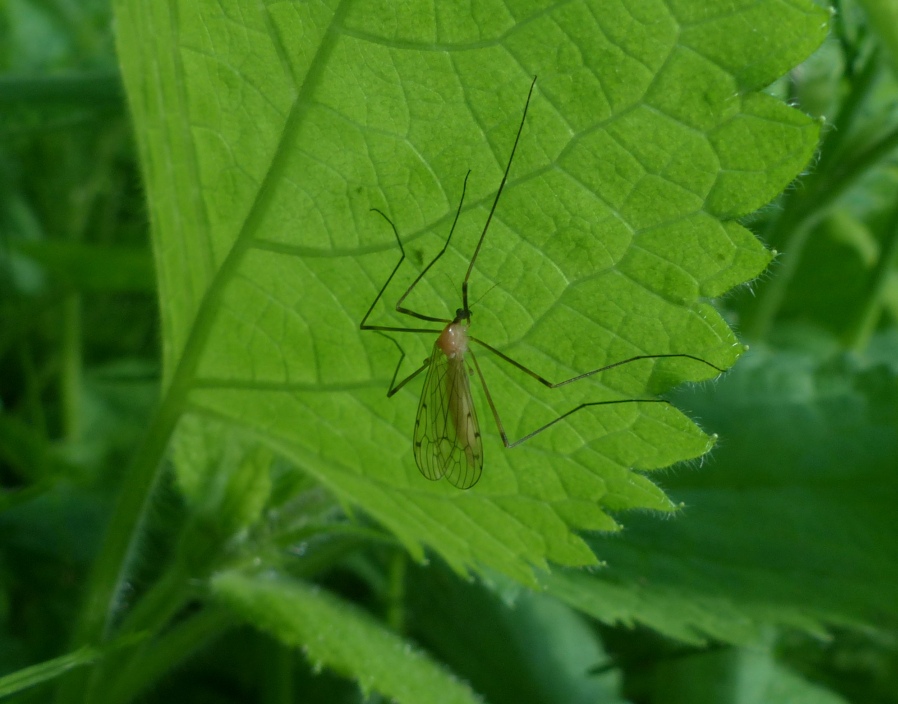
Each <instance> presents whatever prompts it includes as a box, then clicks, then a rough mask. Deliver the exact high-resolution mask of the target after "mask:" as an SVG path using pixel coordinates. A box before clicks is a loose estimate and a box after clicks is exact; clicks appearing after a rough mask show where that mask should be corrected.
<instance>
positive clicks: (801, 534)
mask: <svg viewBox="0 0 898 704" xmlns="http://www.w3.org/2000/svg"><path fill="white" fill-rule="evenodd" d="M796 334H797V335H798V336H799V337H800V338H801V339H803V340H805V341H808V340H812V339H813V335H811V334H809V331H808V330H799V331H796ZM805 345H806V348H805V349H794V348H793V349H792V350H790V351H788V352H778V353H768V352H765V351H764V350H760V349H759V350H753V351H752V353H751V354H750V355H747V356H746V358H745V359H744V360H743V362H742V363H740V365H739V366H738V367H737V369H736V370H734V371H733V372H732V373H731V374H730V375H728V376H727V377H726V378H725V379H724V380H722V381H721V382H720V383H718V384H716V385H715V386H714V387H710V388H707V389H704V390H703V391H702V392H700V393H698V394H695V395H694V396H693V395H690V396H689V397H686V396H685V395H684V397H683V400H684V402H686V403H687V404H688V405H689V406H692V407H693V408H695V410H696V412H697V413H699V414H700V415H702V416H704V417H707V418H711V417H712V416H713V418H714V422H715V425H716V426H717V428H718V429H719V430H720V432H721V435H723V436H724V437H727V438H728V442H726V443H722V444H721V446H720V447H719V448H718V449H717V450H715V452H714V454H713V455H712V459H711V462H710V466H708V467H706V468H705V469H704V470H703V471H702V472H698V473H683V474H681V475H678V476H674V477H668V478H667V481H666V482H665V484H666V486H667V488H668V489H669V491H670V492H671V494H672V495H673V496H675V497H676V498H678V499H681V500H682V501H683V502H684V503H685V505H686V507H687V508H686V509H685V510H684V511H683V515H681V516H680V517H679V518H678V520H676V521H674V522H672V523H666V524H664V525H663V526H661V525H658V522H657V521H652V520H650V519H647V518H645V517H639V516H634V517H633V519H632V521H631V522H630V525H628V531H627V539H626V540H614V541H602V542H601V543H599V542H598V541H596V550H597V551H598V552H600V553H601V554H602V555H603V556H604V557H606V558H607V560H608V569H607V570H603V571H602V572H600V573H597V574H594V575H586V574H583V573H574V572H572V571H571V572H558V571H556V572H555V573H553V574H552V575H548V576H546V577H545V578H543V582H544V585H545V586H546V587H548V588H550V589H551V591H552V593H553V594H555V595H556V596H559V597H561V598H563V599H565V600H566V601H568V602H569V603H571V604H573V605H575V606H577V607H578V608H581V609H583V610H584V611H587V612H588V613H590V614H593V615H595V616H596V617H598V618H600V619H602V620H604V621H606V622H609V623H613V622H617V621H620V622H624V623H628V624H630V623H634V622H638V623H642V624H645V625H649V626H651V627H652V628H655V629H657V630H659V631H661V632H662V633H665V634H668V635H671V636H673V637H677V638H680V639H683V640H687V641H692V642H699V641H701V640H703V639H705V638H713V639H715V640H722V641H728V642H733V643H742V644H749V643H756V642H757V641H758V640H759V639H760V638H761V637H762V635H763V633H764V631H765V628H766V627H767V626H768V625H769V624H771V623H777V624H782V625H788V626H791V627H797V628H802V629H804V630H806V631H810V632H811V633H816V634H819V635H823V634H824V626H825V625H826V624H851V625H855V626H864V627H879V628H894V627H895V626H896V624H898V608H896V605H898V588H896V585H898V522H896V521H895V520H894V515H895V513H894V497H895V496H896V492H898V481H896V475H895V471H894V464H895V462H894V458H895V457H896V456H898V430H896V428H898V411H896V409H898V367H896V365H895V363H894V360H895V359H898V340H896V339H895V336H894V335H891V336H884V337H882V338H880V339H878V340H877V341H876V347H879V349H880V352H879V356H880V358H881V359H882V360H888V361H887V362H880V361H877V360H876V359H875V358H874V357H873V356H872V355H871V356H870V358H869V359H867V360H865V361H864V362H862V363H860V364H858V362H857V361H855V360H852V359H851V358H844V357H842V356H841V353H840V354H835V355H834V354H833V352H832V350H834V349H837V345H836V343H835V341H834V340H832V339H828V338H826V337H821V338H820V339H819V340H818V341H817V342H816V343H815V344H808V343H807V342H805Z"/></svg>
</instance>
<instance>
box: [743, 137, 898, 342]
mask: <svg viewBox="0 0 898 704" xmlns="http://www.w3.org/2000/svg"><path fill="white" fill-rule="evenodd" d="M896 148H898V129H896V130H893V131H892V132H889V133H888V134H886V135H884V136H883V137H881V138H880V139H878V140H876V141H875V142H874V143H873V144H872V145H870V146H869V147H867V148H866V149H865V150H863V151H862V152H860V153H859V154H857V155H856V156H854V157H851V158H847V159H846V160H845V161H844V162H843V163H842V164H841V165H840V166H836V167H834V168H832V169H831V170H830V169H826V168H825V164H824V160H823V159H821V168H820V170H819V171H818V172H817V175H816V177H815V178H810V179H808V181H807V182H806V188H805V190H804V192H803V194H802V196H801V197H800V198H793V199H791V201H790V202H789V205H788V206H787V211H786V212H784V213H783V216H782V217H781V218H780V220H779V221H778V222H777V223H775V227H776V229H777V230H778V231H780V232H785V233H786V239H785V244H784V245H783V247H784V249H785V250H786V254H785V255H784V256H783V257H782V260H781V261H782V265H781V267H780V270H779V272H778V275H777V276H776V277H775V278H774V279H773V280H772V281H771V282H770V283H769V284H768V285H767V286H765V287H764V290H763V293H762V294H761V295H760V296H759V297H758V305H757V306H756V308H755V313H754V315H753V316H752V318H751V320H750V322H749V323H748V324H747V325H746V326H745V332H746V335H747V336H749V337H751V338H754V339H764V338H766V337H767V335H768V333H769V330H770V328H771V326H772V325H773V321H774V320H775V319H776V316H777V314H778V313H779V310H780V308H781V306H782V303H783V301H784V300H785V297H786V293H787V289H788V287H789V284H790V283H791V282H792V279H793V278H794V275H795V273H796V271H797V270H798V265H799V263H800V260H801V255H802V252H803V250H804V247H805V245H806V244H807V241H808V236H809V235H810V233H811V231H812V229H813V228H814V227H815V226H816V225H817V224H819V223H820V221H821V220H823V219H824V218H825V217H826V216H827V215H828V213H829V211H830V209H831V208H832V207H833V206H834V205H835V204H836V202H837V201H838V199H839V198H840V197H841V196H842V195H843V194H844V193H845V192H846V191H847V190H848V189H849V188H851V187H852V186H854V185H855V184H856V183H857V182H858V181H859V180H860V178H861V177H863V176H864V175H866V174H867V173H868V172H869V171H870V169H871V168H873V167H874V166H875V165H877V164H878V163H880V162H881V161H882V160H883V159H885V158H886V157H887V156H889V155H890V154H891V153H892V152H893V151H894V150H895V149H896ZM846 151H847V150H846Z"/></svg>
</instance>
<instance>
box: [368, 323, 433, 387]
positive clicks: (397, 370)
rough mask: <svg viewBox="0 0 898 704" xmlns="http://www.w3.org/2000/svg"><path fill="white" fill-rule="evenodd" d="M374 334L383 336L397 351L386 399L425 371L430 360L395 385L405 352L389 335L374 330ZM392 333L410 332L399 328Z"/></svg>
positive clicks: (426, 360)
mask: <svg viewBox="0 0 898 704" xmlns="http://www.w3.org/2000/svg"><path fill="white" fill-rule="evenodd" d="M375 332H378V333H380V334H381V335H383V336H384V337H385V338H387V339H388V340H389V341H390V342H392V343H393V344H394V345H396V349H397V350H399V361H398V362H396V369H394V370H393V378H392V379H391V380H390V388H389V389H388V390H387V398H391V397H392V396H393V394H395V393H396V392H397V391H399V389H401V388H402V387H403V386H405V385H406V384H407V383H409V382H410V381H411V380H412V379H414V378H415V377H416V376H418V374H420V373H421V372H423V371H424V370H425V369H427V367H428V366H429V365H430V358H428V359H425V360H424V364H422V365H421V366H420V367H418V368H417V369H416V370H415V371H413V372H412V373H411V374H409V375H408V376H407V377H405V379H403V380H402V381H400V382H399V384H396V377H397V376H398V375H399V367H401V366H402V362H403V360H404V359H405V350H404V349H402V345H400V344H399V343H398V342H396V340H394V339H393V338H392V337H390V336H389V335H385V334H384V333H383V332H382V331H380V330H375ZM393 332H410V331H409V330H407V329H406V328H400V329H399V330H393Z"/></svg>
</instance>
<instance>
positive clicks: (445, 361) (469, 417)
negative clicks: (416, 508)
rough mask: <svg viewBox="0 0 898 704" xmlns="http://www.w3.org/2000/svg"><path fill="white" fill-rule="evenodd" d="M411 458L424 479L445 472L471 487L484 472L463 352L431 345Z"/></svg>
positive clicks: (461, 486) (457, 483)
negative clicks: (450, 353) (452, 353)
mask: <svg viewBox="0 0 898 704" xmlns="http://www.w3.org/2000/svg"><path fill="white" fill-rule="evenodd" d="M415 462H417V464H418V469H420V470H421V474H423V475H424V476H425V477H427V478H428V479H431V480H433V481H436V480H437V479H440V478H442V477H446V478H447V479H448V480H449V482H450V483H451V484H453V485H455V486H457V487H458V488H459V489H469V488H470V487H472V486H474V485H475V484H476V483H477V480H478V479H480V475H481V473H482V472H483V442H482V440H481V438H480V424H479V423H478V422H477V412H476V411H475V409H474V399H473V398H472V397H471V382H470V379H469V377H468V369H467V367H466V366H465V362H464V358H463V357H461V355H459V356H457V357H455V358H453V359H450V358H449V357H447V356H446V355H445V354H443V351H442V350H441V349H440V348H439V347H438V346H437V345H434V347H433V352H432V353H431V355H430V368H429V369H428V370H427V378H426V379H425V380H424V388H423V389H422V391H421V401H420V403H419V404H418V415H417V417H416V418H415Z"/></svg>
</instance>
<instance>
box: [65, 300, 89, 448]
mask: <svg viewBox="0 0 898 704" xmlns="http://www.w3.org/2000/svg"><path fill="white" fill-rule="evenodd" d="M81 350H82V339H81V296H80V295H79V294H77V293H70V294H68V295H67V296H66V297H65V299H64V301H63V306H62V370H61V371H62V376H61V379H60V395H61V397H62V418H63V432H64V436H65V439H66V441H67V442H70V443H74V442H78V441H79V440H80V439H81V389H82V383H83V375H82V371H83V364H84V360H83V356H82V353H81Z"/></svg>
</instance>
